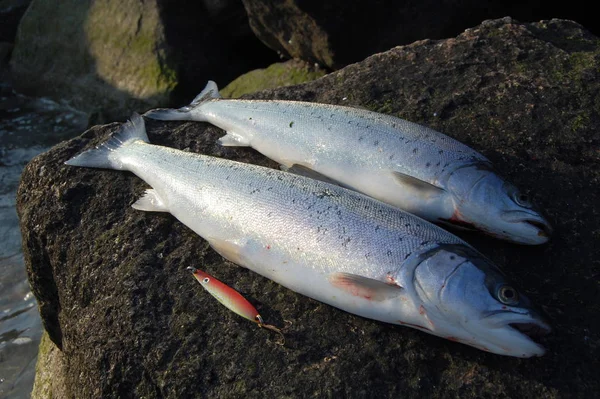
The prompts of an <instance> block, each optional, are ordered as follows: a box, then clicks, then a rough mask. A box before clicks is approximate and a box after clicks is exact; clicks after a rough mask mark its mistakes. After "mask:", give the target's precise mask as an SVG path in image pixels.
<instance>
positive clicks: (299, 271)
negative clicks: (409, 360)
mask: <svg viewBox="0 0 600 399" xmlns="http://www.w3.org/2000/svg"><path fill="white" fill-rule="evenodd" d="M65 163H66V164H67V165H71V166H79V167H92V168H105V169H115V170H120V171H129V172H132V173H133V174H135V175H136V176H138V177H139V178H141V179H142V180H144V181H145V182H146V183H147V184H149V185H150V186H151V188H150V189H147V190H146V191H145V193H144V195H143V196H142V197H141V198H140V199H138V200H137V201H136V202H134V203H133V204H132V207H133V208H134V209H137V210H141V211H148V212H168V213H170V214H171V215H173V216H174V217H175V218H176V219H178V220H179V221H181V222H182V223H183V224H184V225H186V226H187V227H189V228H190V229H191V230H192V231H194V232H195V233H196V234H198V235H199V236H201V237H202V238H203V239H205V240H206V241H208V243H209V244H210V246H211V247H212V248H213V249H214V250H215V251H216V252H218V253H219V254H220V255H221V256H223V257H224V258H225V259H227V260H229V261H231V262H233V263H235V264H237V265H240V266H242V267H246V268H248V269H250V270H252V271H254V272H256V273H258V274H260V275H262V276H264V277H266V278H268V279H271V280H273V281H274V282H276V283H278V284H280V285H282V286H284V287H287V288H288V289H290V290H292V291H295V292H297V293H299V294H301V295H305V296H308V297H310V298H313V299H315V300H317V301H321V302H323V303H325V304H328V305H331V306H334V307H336V308H339V309H341V310H344V311H346V312H349V313H352V314H355V315H358V316H362V317H365V318H369V319H374V320H379V321H382V322H386V323H391V324H396V325H403V326H407V327H412V328H415V329H417V330H421V331H424V332H426V333H429V334H433V335H437V336H440V337H443V338H446V339H449V340H452V341H456V342H460V343H463V344H466V345H470V346H473V347H475V348H479V349H481V350H484V351H488V352H492V353H497V354H500V355H506V356H514V357H524V358H525V357H532V356H541V355H543V354H544V353H545V348H544V346H542V345H541V344H540V343H538V342H537V341H536V340H537V335H543V334H547V333H549V332H550V331H551V327H550V325H549V323H548V322H547V321H546V318H545V316H544V315H543V314H542V313H541V312H539V311H538V310H536V308H535V306H534V305H533V304H532V302H531V301H530V300H529V299H528V298H527V296H526V295H525V294H523V293H522V292H521V291H519V290H517V289H516V288H515V286H514V285H513V284H512V283H510V282H509V280H508V278H507V277H506V276H505V274H504V273H503V272H502V271H501V270H500V269H499V268H498V267H497V266H496V265H494V264H493V263H492V262H491V261H490V260H488V259H487V258H486V257H485V256H484V255H482V254H481V253H479V252H478V251H476V250H475V249H474V248H473V247H471V246H470V245H469V244H468V243H466V242H465V241H463V240H462V239H460V238H458V237H457V236H455V235H454V234H452V233H450V232H448V231H447V230H444V229H443V228H441V227H439V226H436V225H434V224H432V223H429V222H427V221H425V220H424V219H421V218H419V217H417V216H415V215H412V214H410V213H408V212H405V211H402V210H401V209H399V208H396V207H393V206H391V205H388V204H385V203H383V202H381V201H378V200H375V199H373V198H371V197H368V196H366V195H364V194H361V193H358V192H356V191H353V190H348V189H346V188H343V187H340V186H337V185H332V184H329V183H325V182H322V181H319V180H315V179H311V178H308V177H305V176H299V175H296V174H292V173H288V172H284V171H280V170H277V169H272V168H265V167H262V166H258V165H252V164H247V163H241V162H236V161H232V160H228V159H223V158H217V157H212V156H207V155H202V154H196V153H190V152H185V151H180V150H177V149H173V148H169V147H164V146H157V145H153V144H150V142H149V139H148V136H147V133H146V130H145V126H144V120H143V118H142V117H141V116H139V115H137V114H134V115H133V116H132V117H131V119H130V120H129V121H128V122H126V123H124V124H122V125H121V126H120V128H119V129H118V130H117V131H116V132H115V133H114V134H113V135H111V137H109V138H108V139H107V140H106V141H105V142H104V143H103V144H101V145H99V146H97V147H96V148H93V149H90V150H88V151H85V152H82V153H80V154H79V155H76V156H74V157H73V158H71V159H69V160H67V161H66V162H65Z"/></svg>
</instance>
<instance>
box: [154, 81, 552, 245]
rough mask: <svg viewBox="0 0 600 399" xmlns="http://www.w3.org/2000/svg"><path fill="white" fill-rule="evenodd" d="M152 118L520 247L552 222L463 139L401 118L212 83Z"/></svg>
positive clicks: (539, 237) (546, 232)
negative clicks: (194, 127) (226, 92)
mask: <svg viewBox="0 0 600 399" xmlns="http://www.w3.org/2000/svg"><path fill="white" fill-rule="evenodd" d="M144 116H145V117H148V118H152V119H158V120H190V121H198V122H208V123H211V124H213V125H215V126H217V127H219V128H221V129H223V130H225V132H226V134H225V136H223V137H221V138H220V139H219V141H218V142H219V143H220V144H221V145H222V146H249V147H252V148H254V149H255V150H257V151H258V152H260V153H262V154H263V155H265V156H266V157H268V158H271V159H273V160H275V161H276V162H278V163H280V164H281V168H282V169H283V170H287V171H290V172H294V173H298V174H301V175H305V176H309V177H312V178H315V179H320V180H323V181H326V182H329V183H335V184H339V185H341V186H343V187H346V188H349V189H352V190H355V191H359V192H361V193H363V194H366V195H368V196H370V197H373V198H375V199H378V200H380V201H383V202H386V203H388V204H390V205H393V206H396V207H399V208H401V209H403V210H405V211H407V212H410V213H413V214H415V215H417V216H419V217H421V218H423V219H426V220H429V221H431V222H434V223H438V224H443V225H445V226H450V227H455V228H459V229H463V230H477V231H481V232H484V233H487V234H488V235H491V236H493V237H496V238H499V239H503V240H507V241H511V242H513V243H518V244H526V245H538V244H543V243H545V242H547V241H548V239H549V237H550V236H551V233H552V227H551V226H550V223H549V222H548V221H547V220H546V218H545V217H543V216H542V215H541V213H540V212H539V210H538V209H537V207H536V206H535V205H534V204H533V203H532V201H531V200H530V199H529V197H528V196H527V195H526V194H523V193H521V192H520V191H519V190H518V189H517V187H515V186H514V185H513V184H511V183H509V182H507V181H505V180H504V179H503V178H502V177H500V176H499V174H498V173H496V172H495V170H494V168H493V165H492V163H491V162H490V161H489V160H488V159H487V158H486V157H485V156H483V155H482V154H480V153H478V152H476V151H475V150H473V149H471V148H470V147H468V146H466V145H464V144H462V143H460V142H459V141H457V140H455V139H453V138H451V137H449V136H447V135H444V134H442V133H440V132H437V131H435V130H433V129H430V128H428V127H425V126H421V125H418V124H416V123H412V122H409V121H406V120H403V119H400V118H396V117H394V116H390V115H385V114H381V113H376V112H372V111H368V110H365V109H361V108H355V107H347V106H339V105H329V104H319V103H310V102H300V101H278V100H245V99H223V98H221V96H220V94H219V91H218V87H217V85H216V83H214V82H213V81H209V83H208V84H207V86H206V88H205V89H204V90H203V91H202V92H201V93H200V94H199V95H198V96H197V97H196V98H195V99H194V100H193V101H192V103H191V104H190V105H188V106H185V107H182V108H179V109H154V110H149V111H148V112H146V113H145V114H144Z"/></svg>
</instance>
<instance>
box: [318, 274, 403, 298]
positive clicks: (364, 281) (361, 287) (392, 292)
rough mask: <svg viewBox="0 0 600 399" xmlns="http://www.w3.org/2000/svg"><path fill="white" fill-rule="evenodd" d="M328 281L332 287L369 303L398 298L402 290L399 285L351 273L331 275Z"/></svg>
mask: <svg viewBox="0 0 600 399" xmlns="http://www.w3.org/2000/svg"><path fill="white" fill-rule="evenodd" d="M328 280H329V282H330V283H331V285H333V286H334V287H336V288H338V289H340V290H342V291H346V292H347V293H349V294H351V295H354V296H358V297H362V298H365V299H368V300H370V301H377V302H381V301H385V300H386V299H391V298H395V297H397V296H399V295H400V294H401V293H402V291H403V290H404V289H403V288H402V287H400V286H399V285H393V284H388V283H384V282H383V281H379V280H374V279H372V278H368V277H363V276H359V275H357V274H351V273H333V274H330V275H329V276H328Z"/></svg>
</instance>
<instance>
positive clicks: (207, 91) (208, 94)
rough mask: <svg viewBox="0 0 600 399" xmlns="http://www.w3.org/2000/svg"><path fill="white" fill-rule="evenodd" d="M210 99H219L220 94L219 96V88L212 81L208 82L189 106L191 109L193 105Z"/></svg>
mask: <svg viewBox="0 0 600 399" xmlns="http://www.w3.org/2000/svg"><path fill="white" fill-rule="evenodd" d="M212 98H221V94H219V87H218V86H217V84H216V83H215V82H214V81H212V80H209V81H208V83H207V84H206V86H205V87H204V89H203V90H202V91H201V92H200V94H198V95H197V96H196V97H195V98H194V99H193V100H192V103H191V104H190V105H189V106H191V107H192V108H193V107H194V106H195V105H197V104H200V103H203V102H205V101H207V100H210V99H212Z"/></svg>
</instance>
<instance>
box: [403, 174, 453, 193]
mask: <svg viewBox="0 0 600 399" xmlns="http://www.w3.org/2000/svg"><path fill="white" fill-rule="evenodd" d="M392 175H393V176H394V179H395V180H396V181H397V182H398V183H399V184H400V185H401V186H402V188H403V189H405V190H411V191H412V192H413V193H415V194H417V195H418V196H420V197H423V198H431V197H437V196H440V195H442V194H444V193H445V192H446V190H444V189H443V188H440V187H437V186H434V185H433V184H431V183H428V182H426V181H423V180H420V179H417V178H416V177H413V176H410V175H407V174H404V173H401V172H396V171H393V172H392Z"/></svg>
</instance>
